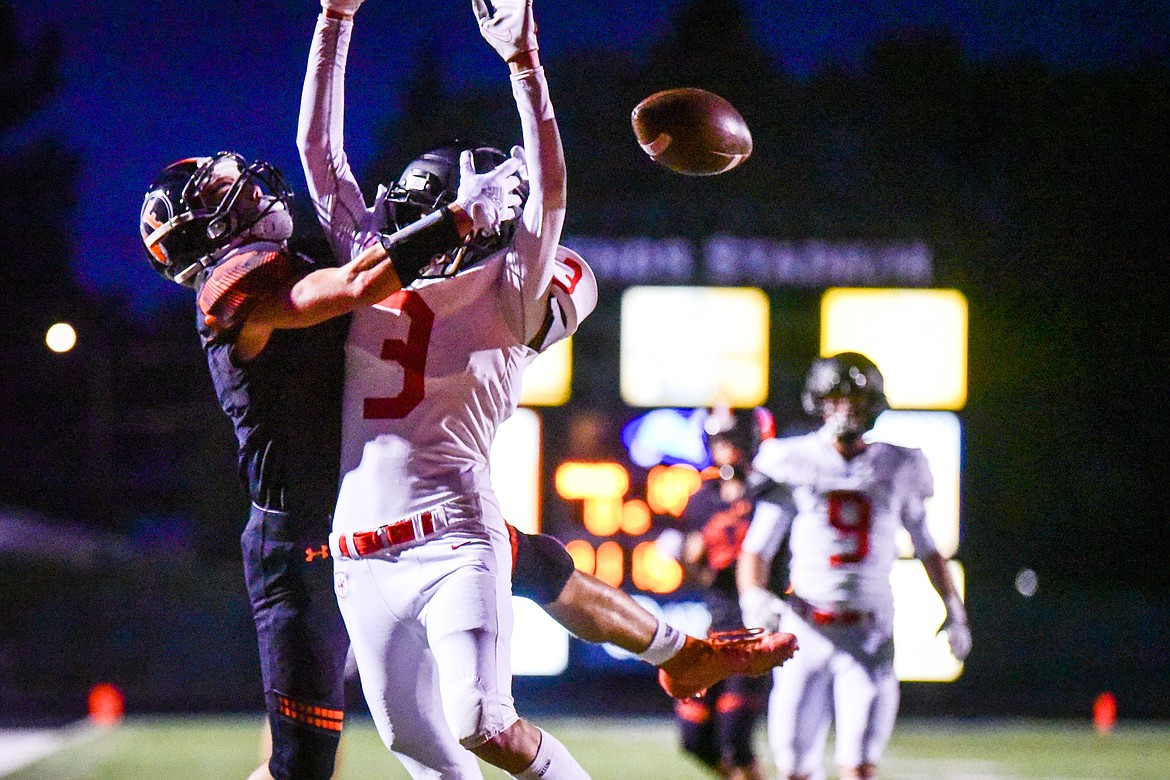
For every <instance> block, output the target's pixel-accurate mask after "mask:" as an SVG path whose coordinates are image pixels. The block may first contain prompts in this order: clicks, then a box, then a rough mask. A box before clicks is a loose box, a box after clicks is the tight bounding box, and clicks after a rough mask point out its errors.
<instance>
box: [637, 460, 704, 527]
mask: <svg viewBox="0 0 1170 780" xmlns="http://www.w3.org/2000/svg"><path fill="white" fill-rule="evenodd" d="M702 484H703V477H702V475H701V474H700V473H699V470H698V469H696V468H695V467H694V466H691V465H690V464H687V463H676V464H675V465H673V466H655V467H654V468H652V469H650V473H649V474H647V475H646V500H647V501H648V502H649V504H650V508H651V509H653V510H654V511H655V512H657V513H658V514H660V515H668V514H669V515H674V516H675V517H682V513H683V510H684V509H686V508H687V503H688V502H689V501H690V499H691V496H693V495H694V494H695V493H696V492H698V490H699V487H700V486H701V485H702Z"/></svg>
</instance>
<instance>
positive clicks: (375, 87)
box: [15, 0, 1170, 309]
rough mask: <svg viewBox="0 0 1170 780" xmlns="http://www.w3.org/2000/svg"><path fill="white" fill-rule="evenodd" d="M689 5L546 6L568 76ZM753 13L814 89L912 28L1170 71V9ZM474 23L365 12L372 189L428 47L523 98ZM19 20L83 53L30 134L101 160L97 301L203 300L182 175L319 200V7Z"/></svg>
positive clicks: (1060, 63) (93, 172) (256, 2)
mask: <svg viewBox="0 0 1170 780" xmlns="http://www.w3.org/2000/svg"><path fill="white" fill-rule="evenodd" d="M684 5H686V3H685V2H684V0H592V1H591V2H581V0H572V1H571V0H537V3H536V15H537V20H538V22H539V23H540V24H541V48H542V52H543V53H544V59H545V61H546V63H553V64H555V62H556V60H557V57H558V55H563V54H567V53H568V52H569V51H571V50H575V49H605V48H607V47H610V48H614V49H623V50H632V51H638V50H643V49H645V48H646V47H648V46H649V45H650V44H651V43H653V42H654V41H656V40H657V39H659V38H660V37H661V36H662V35H663V33H664V31H665V29H666V28H667V26H668V24H669V20H670V19H671V18H672V17H673V15H674V14H675V13H676V12H677V10H678V9H679V8H681V7H683V6H684ZM744 5H745V7H747V8H748V10H749V15H750V19H751V22H752V24H753V27H754V30H755V33H756V35H757V36H758V37H759V40H760V41H761V42H762V43H764V44H765V45H766V46H767V48H768V50H769V51H771V52H772V53H773V55H774V57H775V60H776V62H777V64H778V65H779V66H780V67H781V68H783V69H784V70H785V71H787V72H788V73H791V74H793V75H796V76H798V77H799V76H805V75H808V74H810V73H813V72H815V71H816V70H817V69H818V68H820V67H822V66H823V65H825V64H829V63H833V64H845V65H849V64H854V63H857V62H859V61H860V59H861V58H862V57H863V56H864V54H865V51H866V49H867V48H868V46H869V45H871V44H872V43H873V42H874V41H875V40H877V39H878V38H879V37H880V36H881V35H882V34H883V33H886V32H888V31H890V30H892V29H895V28H899V27H904V26H907V25H915V26H932V27H943V28H947V29H949V30H951V31H952V32H953V33H954V34H955V35H956V36H957V37H958V38H959V40H960V41H961V42H962V43H963V45H964V46H965V47H966V49H967V51H968V53H969V54H971V55H972V56H974V57H976V58H980V59H1002V58H1007V57H1013V56H1017V55H1026V56H1030V57H1037V58H1041V59H1043V60H1045V61H1047V62H1048V63H1050V64H1052V65H1054V66H1055V67H1058V68H1085V67H1098V66H1101V65H1106V64H1110V63H1121V62H1125V61H1128V60H1130V59H1132V58H1134V57H1138V56H1143V55H1149V54H1154V55H1158V56H1163V57H1164V56H1166V55H1167V54H1168V53H1170V40H1168V39H1170V32H1168V31H1170V2H1167V0H1157V1H1156V2H1152V1H1151V0H1115V1H1114V2H1102V1H1100V0H1098V1H1094V0H983V1H982V2H974V1H972V2H960V1H959V0H937V1H935V2H926V0H891V1H890V2H883V3H865V4H859V3H856V2H854V1H853V0H821V1H819V2H796V3H776V2H774V1H773V0H745V3H744ZM469 6H470V3H468V2H466V0H437V1H436V2H429V3H421V2H409V3H408V2H391V0H368V2H367V3H366V5H365V6H364V7H363V8H362V10H361V11H360V13H359V16H358V26H357V30H356V34H355V41H354V45H353V48H352V50H351V57H350V69H349V73H350V77H349V82H348V86H349V96H350V101H349V110H348V112H347V119H348V124H347V128H348V130H349V132H348V133H347V138H346V146H347V150H348V151H349V153H350V158H351V161H352V162H353V164H354V166H355V168H356V169H357V170H358V171H359V172H360V171H361V170H362V166H363V165H364V164H365V163H366V162H367V161H368V160H369V159H371V157H372V156H373V145H372V130H373V129H374V128H375V127H376V126H377V124H378V123H379V122H381V121H383V120H385V118H386V117H388V116H390V115H392V113H393V112H394V111H395V110H396V101H397V100H398V99H399V97H400V95H399V90H398V87H397V84H398V82H399V81H400V80H401V79H402V78H403V77H404V75H405V74H406V73H408V72H409V69H410V64H411V59H412V55H415V54H417V52H418V51H419V47H421V46H423V45H431V46H438V47H439V48H440V50H441V52H442V54H443V56H444V58H445V60H446V61H447V62H449V63H450V69H449V76H450V78H451V80H452V83H453V84H455V85H456V86H457V85H459V84H461V83H466V82H467V81H469V80H470V81H477V82H483V81H488V82H491V81H495V82H498V83H499V84H500V89H501V90H506V89H507V87H506V85H505V81H504V70H503V65H502V63H500V62H499V61H498V59H496V57H495V54H494V53H493V52H492V51H491V50H490V49H489V47H488V46H487V44H486V43H484V41H483V40H482V39H481V38H480V37H479V34H478V32H477V30H476V28H475V24H474V21H473V15H472V13H471V9H470V8H469ZM15 8H16V12H17V14H18V17H19V18H20V20H21V21H22V23H23V25H24V30H25V35H26V36H27V38H28V40H32V39H33V38H34V37H35V36H36V35H38V34H39V33H40V32H41V31H42V30H43V29H45V28H46V27H49V26H52V27H55V28H57V29H58V30H60V31H61V32H62V33H63V35H64V36H65V43H66V45H65V50H66V52H67V57H66V62H65V66H64V73H63V80H64V84H63V91H62V93H61V95H60V96H59V98H58V99H57V100H55V101H53V103H52V104H51V106H50V107H49V108H48V109H47V110H46V111H44V112H42V113H41V114H40V115H38V117H37V121H36V122H35V123H34V124H33V125H32V126H31V127H30V128H29V132H30V133H33V134H36V135H51V136H54V137H58V138H61V139H63V140H64V141H65V142H66V143H67V144H68V145H69V146H70V147H71V148H73V149H75V150H76V151H77V152H79V153H80V154H81V156H82V158H83V161H84V168H83V173H82V178H81V182H80V193H79V194H80V205H79V207H78V209H77V211H76V213H75V214H74V216H73V225H74V226H75V229H76V233H75V235H76V243H77V253H76V264H77V271H78V274H79V277H80V278H81V279H82V281H83V282H84V283H85V284H86V285H87V286H90V287H92V288H95V289H98V290H101V291H103V292H104V291H115V290H116V291H119V292H121V293H123V294H125V295H127V296H128V297H130V298H131V299H133V300H134V301H135V302H137V303H138V304H140V305H141V306H142V307H143V308H144V309H149V307H150V305H151V304H152V303H154V302H157V301H159V300H162V299H163V297H164V296H168V295H169V296H175V297H178V296H184V295H185V291H182V290H180V289H179V288H177V287H172V286H170V285H164V284H159V283H158V279H157V277H155V276H154V275H153V273H152V272H151V271H150V270H149V269H148V268H147V265H146V263H145V262H143V256H142V254H141V250H140V248H139V245H138V236H137V215H138V208H139V205H140V203H141V198H142V193H143V192H144V191H145V188H146V185H147V184H148V183H149V182H150V180H151V178H152V177H153V176H154V175H155V173H157V171H158V170H159V169H160V168H161V167H162V166H164V165H166V164H167V163H169V162H171V161H173V160H175V159H178V158H180V157H185V156H189V155H194V154H208V153H211V152H214V151H217V150H220V149H233V150H236V151H239V152H242V153H243V154H245V155H247V156H250V157H264V158H267V159H269V160H271V161H272V162H274V163H276V164H277V165H278V166H279V167H280V168H281V169H282V170H283V171H284V172H285V173H286V174H287V175H288V176H289V178H290V180H291V181H292V183H293V186H294V188H296V189H297V190H298V191H300V190H302V189H303V187H302V185H303V177H302V176H301V172H300V164H299V161H298V159H297V155H296V149H295V146H294V137H295V131H296V119H297V103H298V100H299V97H300V87H301V80H302V78H303V75H304V67H305V62H306V57H307V53H308V45H309V39H310V35H311V33H312V28H313V25H314V21H315V19H316V15H317V11H318V9H319V6H318V5H317V4H316V3H314V2H312V1H311V0H249V1H248V2H243V3H241V2H236V3H226V2H222V1H215V0H142V1H141V2H135V3H129V2H124V1H123V0H104V1H103V2H93V0H18V2H17V3H16V4H15ZM680 86H681V85H680ZM555 97H556V96H555V95H554V99H555ZM16 140H17V142H18V143H19V142H20V140H21V139H19V138H18V139H16ZM631 141H632V139H631ZM569 163H570V166H571V165H572V160H570V161H569Z"/></svg>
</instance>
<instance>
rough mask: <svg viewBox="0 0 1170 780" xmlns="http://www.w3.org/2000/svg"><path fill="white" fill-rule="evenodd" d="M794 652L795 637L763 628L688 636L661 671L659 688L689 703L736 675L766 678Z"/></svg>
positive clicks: (661, 667)
mask: <svg viewBox="0 0 1170 780" xmlns="http://www.w3.org/2000/svg"><path fill="white" fill-rule="evenodd" d="M795 652H796V637H795V636H793V635H792V634H782V633H773V634H766V633H764V630H763V629H762V628H750V629H742V630H739V631H723V632H720V633H716V634H712V635H711V636H710V637H709V638H708V639H706V640H703V639H696V638H695V637H693V636H688V637H687V638H686V641H685V642H684V643H683V646H682V649H681V650H679V651H678V652H677V653H675V654H674V656H673V657H671V658H670V659H668V660H667V661H665V662H664V663H663V664H662V665H661V666H660V667H659V668H658V684H659V685H661V686H662V689H663V690H664V691H666V692H667V693H668V694H669V695H670V696H672V697H674V698H676V699H690V698H692V697H695V696H702V695H703V693H704V692H706V690H707V689H708V688H710V687H711V686H712V685H714V684H716V683H718V682H722V681H723V680H725V679H727V678H728V677H731V676H733V675H744V676H747V677H756V676H758V675H761V674H767V673H768V671H769V670H771V669H772V668H773V667H776V666H779V665H780V664H782V663H784V662H785V661H787V660H788V659H789V658H791V657H792V654H793V653H795Z"/></svg>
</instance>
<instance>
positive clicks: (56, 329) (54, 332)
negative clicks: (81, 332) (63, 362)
mask: <svg viewBox="0 0 1170 780" xmlns="http://www.w3.org/2000/svg"><path fill="white" fill-rule="evenodd" d="M45 346H47V347H48V348H49V349H51V350H53V351H54V352H57V353H61V352H68V351H69V350H71V349H73V348H74V347H75V346H77V331H75V330H74V329H73V326H72V325H70V324H69V323H68V322H58V323H55V324H53V325H50V326H49V329H48V330H47V331H45Z"/></svg>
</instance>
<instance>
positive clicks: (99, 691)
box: [89, 683, 126, 727]
mask: <svg viewBox="0 0 1170 780" xmlns="http://www.w3.org/2000/svg"><path fill="white" fill-rule="evenodd" d="M125 712H126V709H125V702H124V701H123V699H122V692H121V691H119V690H118V689H117V688H115V687H114V686H113V685H110V684H109V683H98V684H97V685H95V686H93V687H92V688H90V689H89V721H90V723H93V724H94V725H95V726H105V727H110V726H117V725H118V724H119V723H121V722H122V716H123V715H124V714H125Z"/></svg>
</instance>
